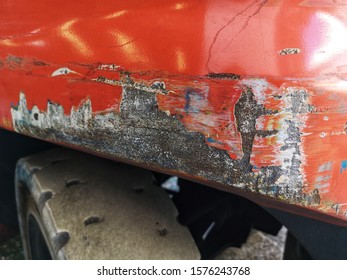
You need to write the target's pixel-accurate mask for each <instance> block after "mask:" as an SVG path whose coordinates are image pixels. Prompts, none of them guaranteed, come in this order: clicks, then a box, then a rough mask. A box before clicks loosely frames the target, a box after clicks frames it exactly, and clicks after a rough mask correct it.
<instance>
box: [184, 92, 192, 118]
mask: <svg viewBox="0 0 347 280" xmlns="http://www.w3.org/2000/svg"><path fill="white" fill-rule="evenodd" d="M190 94H191V89H190V88H187V90H186V94H185V100H186V104H185V105H184V111H185V112H186V113H188V111H189V107H190Z"/></svg>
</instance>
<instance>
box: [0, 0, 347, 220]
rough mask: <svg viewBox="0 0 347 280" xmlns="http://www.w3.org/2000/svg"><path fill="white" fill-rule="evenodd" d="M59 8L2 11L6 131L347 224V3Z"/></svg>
mask: <svg viewBox="0 0 347 280" xmlns="http://www.w3.org/2000/svg"><path fill="white" fill-rule="evenodd" d="M58 2H59V1H57V2H56V4H57V6H55V7H57V9H58V10H59V11H60V12H59V13H57V12H56V11H54V15H53V10H52V9H51V8H47V10H46V13H45V15H42V14H40V15H36V14H35V17H34V19H31V17H29V15H30V13H29V11H31V9H34V7H29V6H27V5H24V4H22V5H23V6H21V7H17V6H15V4H11V5H8V6H6V7H5V6H3V7H2V8H3V9H2V10H3V12H1V14H0V15H1V16H2V17H1V18H2V20H1V23H2V26H6V28H4V27H1V28H0V74H1V76H0V82H1V88H0V90H1V93H0V94H1V95H0V98H1V104H0V115H1V118H2V124H1V125H2V126H3V127H5V128H7V129H12V130H15V131H17V132H19V133H23V134H27V135H31V136H34V137H38V138H42V139H45V140H49V141H54V142H58V143H62V144H65V145H74V146H75V147H80V148H82V149H85V150H88V151H91V152H94V153H100V154H102V155H106V156H109V157H113V158H118V159H123V160H126V161H132V162H133V163H136V164H145V165H147V166H150V167H153V168H156V167H157V168H160V169H161V170H164V171H165V172H167V173H180V174H182V175H187V176H190V177H191V178H193V179H195V180H198V181H199V180H200V181H204V182H210V183H211V184H214V183H216V184H219V185H221V186H223V188H224V189H226V190H230V191H233V190H236V189H237V190H242V191H244V193H245V194H247V193H253V194H256V195H258V196H259V197H267V198H270V199H273V200H274V201H280V202H283V203H285V204H288V205H292V206H294V207H300V209H303V208H306V209H310V210H314V211H316V212H317V213H323V214H327V215H330V216H333V217H337V218H338V219H341V220H347V212H346V211H347V207H346V205H347V190H345V183H346V182H347V172H346V169H347V148H346V146H345V144H344V143H345V141H346V139H347V136H346V130H347V129H346V127H347V125H346V123H347V120H346V117H345V116H346V112H347V102H346V101H347V100H346V94H345V92H346V89H347V84H346V81H345V78H346V69H347V67H346V65H347V63H346V61H347V48H346V47H345V46H346V44H347V41H346V39H345V38H347V37H346V36H344V35H347V28H346V24H347V16H346V15H347V11H346V9H347V7H346V6H344V5H342V4H339V3H335V2H334V3H332V2H329V4H325V5H321V1H294V0H293V1H286V2H285V3H284V1H279V2H278V1H260V0H259V1H239V2H237V3H232V4H230V3H229V2H228V1H218V3H217V1H181V2H180V3H177V2H174V1H172V2H171V1H168V2H166V3H165V4H162V3H161V4H160V5H158V2H157V1H150V2H149V3H148V4H147V5H148V6H144V5H145V4H143V3H140V2H138V1H132V2H131V3H128V4H122V5H124V7H123V6H122V5H118V4H117V6H116V5H115V4H109V3H108V4H107V5H98V7H95V5H93V4H91V6H90V8H88V9H86V8H83V7H81V6H79V4H73V5H76V6H77V7H78V8H79V9H77V10H78V16H76V15H75V14H72V13H71V11H70V10H69V9H72V7H70V5H72V4H67V5H66V6H59V5H58ZM318 2H319V3H318ZM37 3H38V4H36V5H41V3H40V2H39V1H38V2H37ZM113 5H115V6H113ZM53 6H54V5H53ZM15 8H18V9H15ZM93 8H94V10H93ZM74 10H76V7H75V8H74ZM10 12H11V13H12V17H14V18H16V19H18V22H19V23H20V24H18V25H13V24H12V23H11V22H12V21H10V20H9V16H8V14H7V13H10ZM25 12H28V13H27V14H26V13H25ZM55 13H57V14H59V15H63V16H57V15H55ZM91 15H92V16H93V17H92V18H93V19H92V20H91V18H90V16H91ZM166 17H170V19H171V20H170V21H167V20H166ZM134 18H136V19H137V21H136V23H134ZM293 18H295V20H293ZM289 22H290V24H288V23H289ZM24 23H25V24H24ZM139 26H141V28H139ZM87 34H88V36H87ZM90 34H93V35H92V36H91V35H90ZM170 34H174V36H171V35H170ZM317 34H318V35H317ZM345 41H346V42H345ZM345 43H346V44H345ZM61 50H64V51H63V52H62V51H61Z"/></svg>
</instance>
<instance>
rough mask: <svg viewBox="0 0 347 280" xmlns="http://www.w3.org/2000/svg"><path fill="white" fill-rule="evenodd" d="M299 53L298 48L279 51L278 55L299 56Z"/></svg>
mask: <svg viewBox="0 0 347 280" xmlns="http://www.w3.org/2000/svg"><path fill="white" fill-rule="evenodd" d="M300 52H301V50H300V49H298V48H285V49H282V50H280V52H279V53H280V55H289V54H299V53H300Z"/></svg>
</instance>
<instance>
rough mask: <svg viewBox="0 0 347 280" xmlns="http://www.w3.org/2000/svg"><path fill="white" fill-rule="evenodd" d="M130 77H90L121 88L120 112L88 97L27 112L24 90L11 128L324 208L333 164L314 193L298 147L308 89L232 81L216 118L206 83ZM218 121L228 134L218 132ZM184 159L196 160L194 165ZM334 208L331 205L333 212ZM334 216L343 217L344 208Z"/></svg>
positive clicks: (258, 81)
mask: <svg viewBox="0 0 347 280" xmlns="http://www.w3.org/2000/svg"><path fill="white" fill-rule="evenodd" d="M104 70H105V69H104V68H103V69H102V71H104ZM110 71H114V69H110ZM70 73H72V74H73V73H77V72H76V71H74V70H71V72H70ZM129 73H130V72H125V73H124V74H121V75H120V79H119V80H116V79H109V78H106V77H105V76H102V77H101V76H98V77H97V78H93V77H89V82H90V83H98V84H101V85H104V86H112V87H121V88H122V99H121V102H120V110H119V111H110V110H105V111H103V112H98V113H93V110H92V102H91V100H90V99H86V100H84V101H82V102H81V103H80V104H79V106H76V107H75V106H74V107H72V108H71V110H70V112H65V110H64V108H63V106H61V105H60V104H57V103H54V102H52V101H49V102H48V104H47V110H46V112H42V111H40V110H39V109H38V108H37V106H33V107H32V108H29V107H28V105H27V100H26V97H25V94H24V93H23V92H22V93H20V98H19V104H18V106H16V107H13V108H12V109H11V114H12V121H13V127H14V129H15V130H16V131H17V132H20V133H24V134H27V135H35V136H36V137H40V138H43V139H49V140H51V141H56V142H67V143H70V144H75V145H82V146H83V147H85V148H87V149H92V150H96V151H99V152H103V153H108V154H112V155H114V156H117V157H123V158H125V159H130V160H133V161H136V162H146V163H147V164H152V165H159V166H160V167H161V168H167V169H172V170H180V171H181V172H184V173H187V174H191V175H196V176H201V177H203V178H207V179H209V180H213V181H215V182H218V183H221V184H224V185H229V186H234V187H237V188H240V189H243V190H247V191H252V192H255V193H259V194H262V195H266V196H269V197H274V198H276V199H279V200H283V201H286V202H289V203H294V204H300V205H304V206H306V207H314V208H318V209H320V207H322V205H324V200H322V197H321V195H322V194H323V195H324V194H325V193H326V192H327V189H329V187H330V182H331V176H328V175H326V174H325V173H324V171H325V170H329V168H331V165H328V164H325V165H322V166H321V167H320V172H323V173H322V174H323V175H322V176H320V177H317V178H316V181H315V188H312V189H305V185H306V184H307V180H306V177H305V170H304V165H303V163H304V162H305V161H306V158H305V153H304V151H303V146H302V141H303V135H304V133H307V132H304V131H305V129H306V128H307V125H306V120H307V118H308V116H309V114H314V112H315V107H314V106H313V105H311V104H310V95H311V92H310V91H307V90H306V89H305V88H304V87H297V86H295V87H294V86H289V85H286V86H283V87H282V88H278V87H276V86H275V85H274V84H271V83H269V82H267V81H265V80H264V79H255V78H253V79H251V80H250V79H240V80H232V81H229V82H230V84H229V87H228V90H229V91H230V92H231V93H233V94H232V95H233V96H234V99H232V100H233V104H231V105H230V104H229V106H230V107H228V110H221V111H220V112H219V114H218V115H217V116H216V115H215V111H213V110H212V109H211V108H210V106H211V104H210V100H209V98H208V97H209V94H211V91H210V90H211V88H212V87H210V86H209V82H206V81H210V80H206V81H204V82H202V83H196V84H195V87H190V88H186V87H185V86H181V87H178V86H175V87H173V88H172V89H171V88H168V89H167V85H166V84H172V80H170V79H167V80H166V81H165V82H164V81H155V82H153V81H152V80H148V78H147V79H144V80H142V81H140V80H133V78H132V77H131V74H129ZM68 74H69V73H68ZM68 74H65V73H64V75H68ZM104 74H107V72H105V71H104ZM95 75H98V73H94V74H93V76H95ZM52 78H55V77H52ZM209 79H211V77H209ZM83 81H84V82H86V77H83ZM212 82H213V81H212ZM212 90H213V88H212ZM173 96H174V97H175V98H174V99H172V97H173ZM159 98H161V102H158V99H159ZM180 98H182V102H181V103H180V102H179V100H180ZM228 100H230V99H228ZM278 100H279V101H278ZM277 101H278V102H277ZM172 102H175V103H174V105H175V106H174V105H173V104H172ZM177 104H181V109H179V107H177ZM167 111H169V113H167ZM230 116H233V118H231V117H230ZM187 120H189V121H187ZM221 122H222V123H223V122H226V123H227V124H226V126H225V127H227V128H228V129H221V130H218V131H217V129H216V127H217V128H218V127H219V126H218V124H219V123H221ZM271 122H272V124H271V125H269V123H271ZM182 124H183V126H182ZM95 134H97V135H98V137H97V139H95V137H94V136H93V135H95ZM230 135H235V136H236V137H238V138H237V139H235V140H234V141H235V142H238V143H239V146H235V145H230V144H229V143H230V142H231V141H230ZM236 137H235V138H236ZM164 139H165V140H164ZM163 140H164V141H163ZM267 141H269V142H268V144H267V145H265V143H266V142H267ZM220 146H222V147H224V148H222V149H220V148H219V147H220ZM235 147H236V148H235ZM237 148H238V150H237ZM266 153H268V154H269V156H268V157H266V156H264V155H266ZM188 154H194V161H193V162H192V161H191V159H190V157H186V156H185V155H188ZM235 155H236V156H235ZM269 158H270V159H269ZM334 205H335V206H334V207H333V206H332V205H330V206H329V207H330V209H331V211H333V212H334V213H335V214H336V213H337V210H336V209H335V208H336V203H335V204H334ZM324 207H326V206H324ZM329 207H328V208H329ZM338 212H339V213H340V215H344V212H343V211H342V212H341V208H339V211H338ZM341 213H342V214H341Z"/></svg>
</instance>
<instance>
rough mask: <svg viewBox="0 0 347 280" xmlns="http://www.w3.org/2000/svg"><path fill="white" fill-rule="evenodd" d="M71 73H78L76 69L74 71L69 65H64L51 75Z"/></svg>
mask: <svg viewBox="0 0 347 280" xmlns="http://www.w3.org/2000/svg"><path fill="white" fill-rule="evenodd" d="M71 73H74V74H78V73H76V72H75V71H72V70H70V69H69V68H67V67H62V68H59V69H57V70H55V71H54V72H53V73H52V75H51V77H55V76H61V75H68V74H71Z"/></svg>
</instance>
